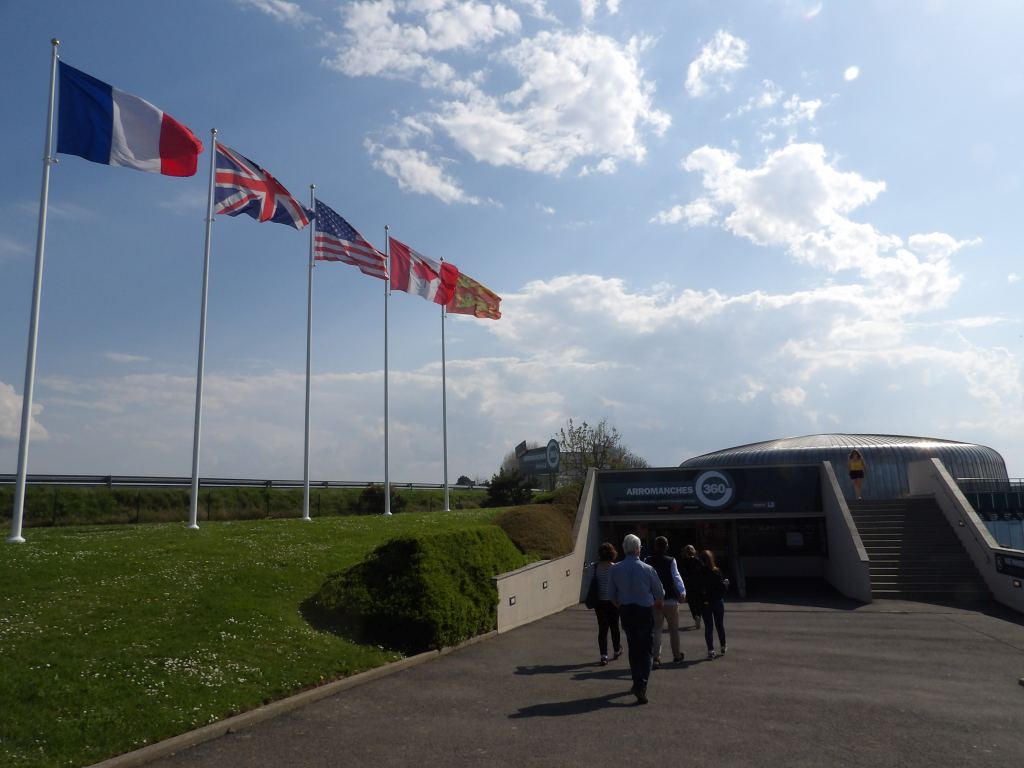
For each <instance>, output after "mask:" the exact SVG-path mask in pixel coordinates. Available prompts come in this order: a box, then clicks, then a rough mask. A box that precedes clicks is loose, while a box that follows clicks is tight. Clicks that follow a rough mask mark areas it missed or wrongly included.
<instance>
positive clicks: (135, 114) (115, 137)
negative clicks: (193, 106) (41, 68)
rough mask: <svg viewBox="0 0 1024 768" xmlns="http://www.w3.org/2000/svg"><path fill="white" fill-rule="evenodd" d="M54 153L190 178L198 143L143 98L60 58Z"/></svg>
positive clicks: (192, 173)
mask: <svg viewBox="0 0 1024 768" xmlns="http://www.w3.org/2000/svg"><path fill="white" fill-rule="evenodd" d="M57 151H58V152H60V153H62V154H65V155H78V156H79V157H84V158H85V159H86V160H91V161H92V162H94V163H103V164H104V165H120V166H123V167H125V168H134V169H135V170H137V171H147V172H149V173H162V174H163V175H164V176H193V175H195V172H196V162H197V158H198V156H199V153H200V152H202V151H203V143H202V142H201V141H199V139H197V138H196V137H195V135H194V134H193V133H192V131H190V130H189V129H188V128H187V127H186V126H184V125H182V124H181V123H179V122H178V121H177V120H175V119H174V118H173V117H171V116H170V115H168V114H167V113H166V112H164V111H163V110H161V109H158V108H157V107H154V106H153V105H152V104H150V103H149V102H148V101H146V100H145V99H140V98H139V97H138V96H133V95H132V94H130V93H125V92H124V91H121V90H118V89H117V88H114V87H113V86H111V85H108V84H107V83H104V82H103V81H101V80H97V79H96V78H95V77H92V76H91V75H87V74H85V72H82V71H81V70H78V69H75V68H74V67H72V66H69V65H67V64H65V63H64V62H63V61H62V62H60V109H59V111H58V113H57Z"/></svg>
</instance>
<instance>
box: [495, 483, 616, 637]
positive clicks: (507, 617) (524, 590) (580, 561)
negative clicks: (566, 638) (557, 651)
mask: <svg viewBox="0 0 1024 768" xmlns="http://www.w3.org/2000/svg"><path fill="white" fill-rule="evenodd" d="M595 478H596V474H595V472H594V470H593V469H591V470H590V471H589V472H588V473H587V480H586V483H585V484H584V486H583V494H582V495H581V496H580V504H579V507H578V508H577V510H576V523H575V525H574V526H573V542H574V545H573V551H572V552H571V553H570V554H568V555H565V556H564V557H559V558H556V559H554V560H542V561H541V562H539V563H532V564H531V565H527V566H524V567H523V568H520V569H518V570H515V571H510V572H508V573H502V574H499V575H498V576H495V577H494V584H495V586H496V587H497V588H498V632H507V631H508V630H510V629H515V628H516V627H518V626H521V625H523V624H529V623H530V622H531V621H536V620H537V619H542V618H544V617H545V616H550V615H551V614H552V613H558V612H559V611H561V610H563V609H565V608H568V607H569V606H572V605H576V604H577V603H578V602H580V600H581V599H582V598H583V590H584V589H585V588H586V587H587V586H589V583H590V582H589V581H587V580H586V579H585V578H584V576H585V574H584V570H585V568H586V562H587V553H588V552H592V553H596V552H597V546H598V543H599V542H598V541H597V536H598V530H597V526H596V525H593V524H592V523H593V522H594V520H593V518H594V515H595V512H594V509H595V507H596V503H595V501H596V500H595V497H596V494H597V482H596V479H595ZM591 529H593V530H591Z"/></svg>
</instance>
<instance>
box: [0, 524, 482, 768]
mask: <svg viewBox="0 0 1024 768" xmlns="http://www.w3.org/2000/svg"><path fill="white" fill-rule="evenodd" d="M496 511H498V510H473V511H462V512H451V513H449V514H433V515H431V514H416V513H409V514H402V515H395V516H393V517H391V518H384V517H379V516H374V517H324V518H322V519H319V520H315V521H314V522H312V523H303V522H301V521H298V520H288V521H285V520H280V521H261V522H222V523H210V524H204V525H203V526H202V527H201V529H200V530H199V531H187V530H185V529H184V528H183V527H182V526H181V525H180V524H163V525H161V524H158V525H142V526H134V525H131V526H127V525H122V526H91V527H82V528H74V527H67V528H50V529H42V528H40V529H35V530H33V531H31V535H29V536H27V537H26V538H27V539H28V541H27V542H26V543H25V544H20V545H6V544H0V693H2V699H3V701H4V714H3V717H0V765H4V766H11V767H12V768H14V767H15V766H55V765H84V764H88V763H92V762H96V761H98V760H100V759H102V758H104V757H107V756H110V755H113V754H117V753H120V752H124V751H128V750H130V749H134V748H137V747H139V746H142V745H144V744H146V743H151V742H153V741H157V740H160V739H162V738H166V737H168V736H171V735H173V734H176V733H181V732H184V731H187V730H189V729H191V728H194V727H196V726H199V725H203V724H205V723H209V722H213V721H215V720H218V719H221V718H223V717H226V716H228V715H231V714H234V713H237V712H241V711H245V710H248V709H251V708H253V707H256V706H258V705H260V704H261V703H263V702H265V701H268V700H272V699H276V698H280V697H283V696H285V695H287V694H289V693H291V692H294V691H297V690H300V689H303V688H306V687H309V686H311V685H315V684H317V683H320V682H323V681H325V680H329V679H333V678H338V677H343V676H346V675H351V674H353V673H355V672H358V671H361V670H365V669H369V668H372V667H375V666H379V665H381V664H384V663H386V662H387V661H389V660H392V659H394V658H396V654H394V653H392V652H387V651H384V650H382V649H380V648H377V647H373V646H365V645H357V644H355V643H352V642H350V641H348V640H346V639H344V638H342V637H339V636H337V635H334V634H330V633H327V632H320V631H317V630H316V629H314V628H312V627H311V626H310V625H309V624H308V623H307V622H306V621H305V620H304V619H303V617H302V615H301V614H300V612H299V606H300V604H301V603H302V602H303V600H305V599H306V598H308V597H309V596H310V595H312V594H313V593H314V592H315V591H316V590H317V589H318V587H319V586H320V585H321V583H322V582H323V581H324V579H325V578H326V576H327V575H328V574H331V573H334V572H336V571H339V570H343V569H345V568H348V567H350V566H353V565H355V564H356V563H358V562H360V561H362V560H363V559H364V558H365V557H366V556H367V555H368V554H369V553H370V552H371V551H372V550H373V549H374V548H375V547H376V546H378V545H380V544H381V543H383V542H384V541H386V540H388V539H391V538H393V537H396V536H411V535H416V534H423V533H431V532H438V533H440V532H445V531H454V530H466V529H473V528H475V527H480V526H486V525H490V520H491V518H492V516H493V515H494V514H495V512H496Z"/></svg>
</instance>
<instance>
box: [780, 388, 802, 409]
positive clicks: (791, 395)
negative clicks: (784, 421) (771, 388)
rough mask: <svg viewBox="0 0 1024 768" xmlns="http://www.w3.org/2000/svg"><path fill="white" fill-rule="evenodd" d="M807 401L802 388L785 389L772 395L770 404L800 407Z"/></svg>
mask: <svg viewBox="0 0 1024 768" xmlns="http://www.w3.org/2000/svg"><path fill="white" fill-rule="evenodd" d="M806 399H807V392H806V391H804V389H803V387H786V388H785V389H780V390H779V391H778V392H773V393H772V402H773V403H775V404H776V405H789V406H793V407H796V406H800V405H803V404H804V401H805V400H806Z"/></svg>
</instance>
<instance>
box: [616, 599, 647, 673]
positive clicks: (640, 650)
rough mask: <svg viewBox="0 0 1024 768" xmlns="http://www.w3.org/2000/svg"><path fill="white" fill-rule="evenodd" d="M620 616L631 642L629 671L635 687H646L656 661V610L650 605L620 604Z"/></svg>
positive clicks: (627, 638)
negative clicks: (653, 663) (652, 665)
mask: <svg viewBox="0 0 1024 768" xmlns="http://www.w3.org/2000/svg"><path fill="white" fill-rule="evenodd" d="M619 618H620V619H621V620H622V628H623V630H625V632H626V642H627V643H629V671H630V673H631V674H632V676H633V687H634V688H646V687H647V679H648V678H649V677H650V676H651V664H652V662H653V661H654V612H653V611H652V610H651V607H650V606H649V605H637V604H635V603H628V604H626V605H620V606H619Z"/></svg>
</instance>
